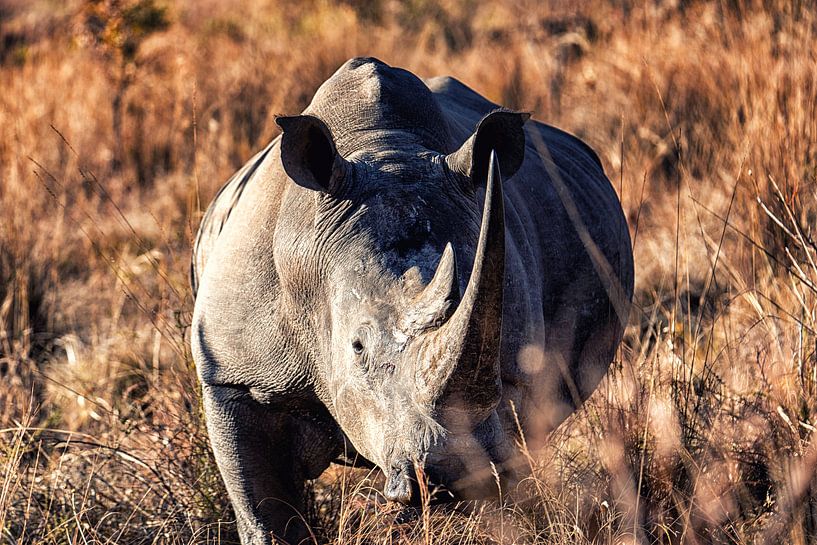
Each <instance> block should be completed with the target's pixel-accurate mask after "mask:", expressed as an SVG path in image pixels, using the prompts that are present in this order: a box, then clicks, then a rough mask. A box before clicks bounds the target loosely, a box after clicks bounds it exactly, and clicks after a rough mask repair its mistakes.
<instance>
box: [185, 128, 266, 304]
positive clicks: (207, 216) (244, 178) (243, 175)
mask: <svg viewBox="0 0 817 545" xmlns="http://www.w3.org/2000/svg"><path fill="white" fill-rule="evenodd" d="M274 143H275V141H273V142H271V143H270V144H269V145H267V147H266V148H264V149H263V150H261V151H259V152H258V153H256V154H255V155H254V156H253V158H252V159H250V160H249V161H247V163H245V164H244V166H243V167H241V168H240V169H239V170H238V171H237V172H236V173H235V174H233V175H232V176H231V177H230V179H229V180H227V182H226V183H225V184H224V185H223V186H222V187H221V189H219V190H218V193H216V196H215V197H214V198H213V200H212V202H211V203H210V206H208V207H207V211H206V212H205V213H204V217H203V218H202V220H201V223H200V224H199V230H198V232H197V233H196V239H195V240H194V241H193V255H192V259H191V260H190V287H191V288H192V290H193V297H194V298H195V297H196V294H197V293H198V290H199V286H200V285H201V277H202V274H203V273H204V267H205V266H206V265H207V259H208V258H209V257H210V255H211V254H212V251H213V246H214V245H215V242H216V240H217V239H218V236H219V235H220V234H221V231H222V229H224V226H225V225H226V223H227V220H228V219H229V218H230V215H231V214H232V212H233V210H234V209H235V207H236V206H237V205H238V201H239V200H240V199H241V195H242V194H243V192H244V188H245V187H246V186H247V183H248V182H249V181H250V179H251V178H252V176H253V174H255V172H256V170H258V167H259V165H261V163H262V162H263V161H264V159H265V158H266V157H267V155H268V154H269V151H270V150H271V149H272V146H273V144H274Z"/></svg>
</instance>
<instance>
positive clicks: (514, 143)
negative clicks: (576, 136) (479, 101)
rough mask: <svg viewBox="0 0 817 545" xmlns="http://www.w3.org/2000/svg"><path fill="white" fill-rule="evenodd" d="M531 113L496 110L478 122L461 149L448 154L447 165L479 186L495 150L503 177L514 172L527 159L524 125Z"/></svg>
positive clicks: (483, 180)
mask: <svg viewBox="0 0 817 545" xmlns="http://www.w3.org/2000/svg"><path fill="white" fill-rule="evenodd" d="M528 119H530V114H528V113H525V112H513V111H510V110H494V111H493V112H491V113H489V114H488V115H486V116H485V117H483V118H482V119H481V120H480V122H479V123H478V124H477V128H476V130H475V131H474V134H472V135H471V137H470V138H468V140H466V141H465V142H464V143H463V144H462V146H460V149H458V150H457V151H455V152H453V153H451V154H449V155H447V156H446V158H445V163H446V165H447V166H448V168H449V169H450V170H451V171H453V172H456V173H458V174H460V175H462V176H464V177H466V178H468V179H470V180H471V183H472V184H474V188H476V186H478V185H481V184H484V183H485V179H486V176H487V174H488V160H489V155H490V154H491V152H492V151H495V152H496V155H497V159H498V161H499V170H501V171H502V175H503V177H504V178H506V179H507V178H510V177H511V176H513V175H514V174H515V173H516V171H517V170H519V167H520V166H522V161H523V160H524V159H525V131H524V130H523V128H522V127H523V125H524V124H525V122H526V121H527V120H528Z"/></svg>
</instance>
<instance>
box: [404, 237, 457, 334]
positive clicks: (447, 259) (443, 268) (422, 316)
mask: <svg viewBox="0 0 817 545" xmlns="http://www.w3.org/2000/svg"><path fill="white" fill-rule="evenodd" d="M458 278H459V275H458V274H457V258H456V256H455V255H454V248H453V247H452V246H451V243H450V242H449V243H448V244H446V245H445V250H443V255H442V257H441V258H440V262H439V263H438V264H437V269H436V271H435V272H434V276H433V277H432V279H431V281H430V282H429V283H428V285H427V286H426V287H425V289H424V290H423V291H422V292H421V293H420V295H418V296H417V298H416V299H415V300H414V301H413V302H412V304H411V305H410V307H409V310H408V311H407V312H406V314H405V315H404V316H403V318H402V319H401V322H400V329H401V330H402V331H403V332H405V333H409V334H411V335H416V334H418V333H420V332H422V331H426V330H428V329H432V328H436V327H440V326H441V325H442V324H443V323H445V321H446V320H448V318H450V317H451V314H453V313H454V308H455V307H456V305H457V303H459V301H460V287H459V282H458Z"/></svg>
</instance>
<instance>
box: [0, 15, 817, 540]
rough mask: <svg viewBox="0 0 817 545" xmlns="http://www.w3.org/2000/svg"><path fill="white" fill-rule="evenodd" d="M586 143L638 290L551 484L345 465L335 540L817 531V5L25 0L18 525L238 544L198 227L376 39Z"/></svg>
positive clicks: (3, 520)
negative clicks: (386, 491) (425, 496)
mask: <svg viewBox="0 0 817 545" xmlns="http://www.w3.org/2000/svg"><path fill="white" fill-rule="evenodd" d="M359 54H367V55H374V56H377V57H380V58H381V59H383V60H385V61H387V62H389V63H391V64H395V65H398V66H403V67H406V68H408V69H411V70H412V71H414V72H415V73H417V74H420V75H424V76H431V75H436V74H451V75H454V76H456V77H458V78H460V79H462V80H463V81H465V82H466V83H468V84H470V85H472V86H473V87H475V88H476V89H477V90H479V91H480V92H482V93H484V94H485V95H487V96H488V97H490V98H492V99H493V100H495V101H498V102H502V103H504V104H506V105H508V106H511V107H516V108H523V109H526V110H532V111H533V112H534V115H535V116H536V117H537V118H538V119H542V120H545V121H547V122H549V123H551V124H554V125H557V126H560V127H563V128H565V129H567V130H569V131H571V132H574V133H576V134H578V135H579V136H581V137H583V138H585V139H586V140H587V141H588V142H589V143H591V145H592V146H593V147H594V148H595V149H596V150H597V151H598V152H599V155H600V156H601V158H602V161H603V162H604V164H605V168H606V171H607V173H608V174H609V176H610V178H611V179H612V180H613V183H614V185H615V186H616V188H617V189H618V191H619V193H620V195H621V198H622V202H623V205H624V209H625V212H626V214H627V216H628V218H629V220H630V224H631V227H632V229H633V236H634V241H635V242H634V243H635V253H636V265H637V295H636V310H635V311H634V313H633V317H632V321H631V326H630V328H629V329H628V332H627V336H626V339H625V343H624V344H623V346H622V348H621V350H620V357H619V358H618V359H617V360H616V361H615V362H614V364H613V368H612V371H611V373H610V375H609V377H608V379H607V380H606V381H605V382H604V383H603V385H602V387H601V388H600V389H599V390H598V391H597V392H596V394H595V395H594V396H593V397H592V398H591V400H590V402H589V403H588V404H587V405H586V407H585V408H583V409H582V410H581V411H579V412H578V413H577V414H576V415H574V416H573V417H572V418H571V419H570V421H569V422H568V423H566V425H564V426H562V428H560V429H559V430H558V431H557V432H556V433H555V434H554V437H553V438H552V440H551V441H550V446H549V447H547V448H546V449H545V450H544V451H543V452H536V453H532V454H531V456H530V464H531V467H532V469H533V471H532V477H531V478H530V479H529V480H528V481H527V482H526V483H525V484H524V487H525V493H524V494H522V493H520V494H519V496H520V497H521V498H523V499H522V500H520V501H518V502H516V503H515V504H513V505H511V504H508V505H497V504H492V503H482V504H474V505H462V506H457V507H456V508H434V509H421V510H419V511H417V512H406V511H400V512H396V511H394V508H393V507H392V506H390V505H388V504H384V503H383V502H382V501H380V500H379V499H378V495H377V493H376V489H377V479H378V478H379V477H377V476H376V475H366V474H360V473H356V472H352V471H344V470H338V469H334V470H332V471H331V472H329V473H328V474H327V475H325V476H324V477H322V478H321V479H320V480H319V481H318V482H317V483H315V486H314V501H313V506H312V509H311V513H310V515H309V518H310V522H311V523H312V525H313V527H314V528H315V533H316V534H315V535H316V540H317V541H320V542H331V543H338V544H350V543H431V542H433V543H441V542H444V543H480V544H484V543H513V542H515V543H553V544H562V543H600V544H601V543H603V544H614V543H639V544H652V543H685V544H686V543H689V544H695V543H740V544H743V543H781V542H785V543H795V544H809V543H811V544H813V543H817V479H816V478H815V473H817V439H815V437H817V436H815V434H814V426H815V425H817V313H816V311H817V297H816V295H817V265H815V264H816V263H817V243H816V242H815V237H816V236H817V235H815V233H814V228H813V226H814V224H815V219H817V70H815V69H814V67H815V66H817V6H815V4H814V3H813V2H808V1H799V0H798V1H795V2H789V1H783V0H724V1H719V2H704V1H695V0H688V1H681V2H646V3H643V2H631V1H630V0H623V1H616V2H608V1H606V0H582V1H580V2H578V3H577V4H575V5H572V6H570V7H568V6H567V5H566V4H565V3H563V2H556V1H553V0H551V1H550V2H545V3H540V2H534V1H529V0H516V1H513V0H503V1H498V2H493V3H490V4H489V3H485V4H482V3H477V2H474V1H473V0H457V1H455V0H411V1H409V2H405V3H394V2H387V1H385V0H347V1H346V2H341V3H337V4H335V3H331V2H329V1H328V0H308V1H305V2H294V1H285V0H233V1H230V2H216V1H213V0H204V1H200V2H193V1H190V0H179V1H177V2H175V3H171V2H169V1H168V2H164V1H162V0H156V1H155V2H151V1H148V0H119V1H115V0H102V1H86V2H82V1H80V0H73V1H70V2H66V3H60V2H50V1H47V0H34V1H31V2H25V1H23V0H2V1H0V90H1V91H2V92H0V467H2V470H0V542H2V543H69V542H70V543H79V542H81V543H228V542H234V541H235V540H236V536H235V528H234V525H233V523H232V514H231V511H230V508H229V504H228V503H227V501H226V498H225V494H224V491H223V488H222V485H221V482H220V480H219V477H218V474H217V471H216V469H215V466H214V464H213V461H212V458H211V455H210V452H209V449H208V446H207V439H206V433H205V430H204V427H203V423H202V417H201V411H200V406H199V400H198V392H197V386H196V382H195V376H194V373H193V371H192V370H191V360H190V356H189V353H188V349H187V341H186V339H185V334H186V331H187V326H188V324H189V320H190V312H191V308H192V302H191V295H190V290H189V288H188V285H187V278H186V276H187V266H188V260H189V248H190V241H191V239H192V236H193V232H194V229H195V228H196V226H197V224H198V221H199V219H200V215H201V210H202V208H203V207H205V206H206V204H207V202H209V199H210V198H211V197H212V196H213V194H214V192H215V191H216V190H217V189H218V187H219V186H220V184H221V183H222V182H223V180H225V179H226V177H227V176H228V175H229V174H231V173H232V171H233V170H234V169H235V168H236V167H237V166H239V165H240V164H241V163H242V162H243V161H244V160H246V159H247V158H248V157H249V156H250V155H251V154H252V152H253V151H254V150H257V149H258V148H260V147H261V146H262V145H264V144H265V143H266V142H267V141H269V140H270V139H271V138H273V137H274V136H275V134H276V128H275V125H274V122H273V119H274V115H275V114H278V113H292V112H297V111H300V109H301V108H303V107H304V106H305V105H306V103H307V101H308V100H309V98H310V97H311V94H312V93H313V91H314V90H315V88H316V87H317V85H318V84H319V83H320V82H321V81H323V80H324V79H325V78H326V77H327V76H328V75H329V74H330V73H331V72H332V71H333V70H334V69H335V68H336V67H337V66H338V65H339V64H340V63H342V62H343V61H344V60H345V59H347V58H348V57H351V56H354V55H359Z"/></svg>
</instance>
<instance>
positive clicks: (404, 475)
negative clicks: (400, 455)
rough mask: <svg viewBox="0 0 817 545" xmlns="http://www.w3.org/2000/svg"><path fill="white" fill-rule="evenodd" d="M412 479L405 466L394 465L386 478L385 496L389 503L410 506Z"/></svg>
mask: <svg viewBox="0 0 817 545" xmlns="http://www.w3.org/2000/svg"><path fill="white" fill-rule="evenodd" d="M411 481H412V478H411V473H410V472H409V471H408V468H407V467H406V466H404V465H393V466H392V467H391V470H390V471H389V474H388V477H387V478H386V486H385V487H384V489H383V495H384V496H386V499H387V500H389V501H395V502H398V503H403V504H409V503H410V502H411V499H412V484H411Z"/></svg>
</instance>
